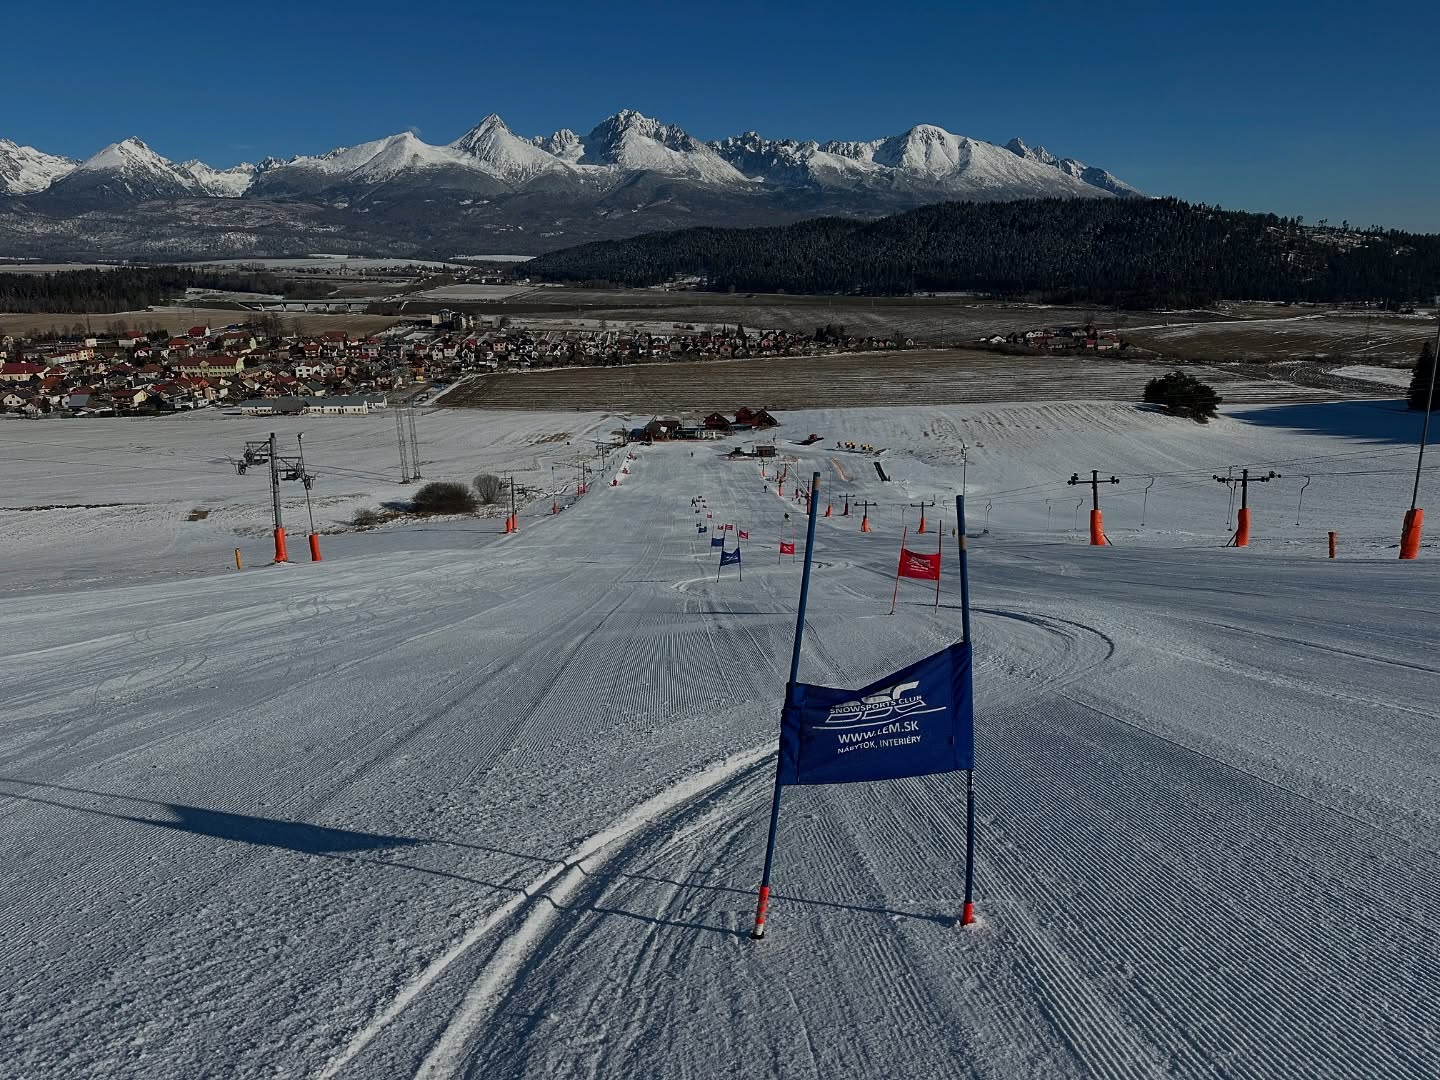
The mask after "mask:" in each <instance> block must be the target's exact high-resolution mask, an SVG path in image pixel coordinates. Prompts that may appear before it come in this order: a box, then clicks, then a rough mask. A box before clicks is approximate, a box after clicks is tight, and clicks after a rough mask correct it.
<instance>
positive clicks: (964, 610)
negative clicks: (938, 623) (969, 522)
mask: <svg viewBox="0 0 1440 1080" xmlns="http://www.w3.org/2000/svg"><path fill="white" fill-rule="evenodd" d="M955 516H956V517H957V518H959V520H960V626H961V628H962V629H961V632H962V633H963V634H964V635H965V644H967V645H970V646H971V649H972V652H971V663H972V664H973V663H974V652H973V649H974V646H973V644H972V643H971V641H970V544H969V538H968V537H967V536H966V535H965V493H964V492H963V491H962V492H961V493H960V494H959V495H957V496H955ZM974 921H975V770H974V769H966V770H965V906H964V907H963V908H962V909H961V914H960V925H961V926H969V925H970V924H971V923H973V922H974Z"/></svg>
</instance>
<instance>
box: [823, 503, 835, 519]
mask: <svg viewBox="0 0 1440 1080" xmlns="http://www.w3.org/2000/svg"><path fill="white" fill-rule="evenodd" d="M833 509H834V508H833V507H832V506H831V505H830V504H829V503H826V504H825V516H826V517H829V516H830V513H831V511H832V510H833Z"/></svg>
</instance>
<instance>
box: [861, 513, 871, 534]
mask: <svg viewBox="0 0 1440 1080" xmlns="http://www.w3.org/2000/svg"><path fill="white" fill-rule="evenodd" d="M860 531H861V532H869V531H870V515H869V514H862V515H860Z"/></svg>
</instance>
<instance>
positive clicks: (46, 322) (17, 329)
mask: <svg viewBox="0 0 1440 1080" xmlns="http://www.w3.org/2000/svg"><path fill="white" fill-rule="evenodd" d="M260 314H263V313H257V312H253V311H236V310H233V309H229V308H203V307H201V308H189V307H185V308H178V307H176V308H164V309H161V310H156V311H107V312H103V313H96V314H92V315H77V314H74V313H70V314H55V315H41V314H24V313H22V314H0V335H4V334H31V333H61V334H63V333H66V332H68V331H69V330H70V329H71V328H72V327H75V326H77V325H78V326H85V325H86V323H87V322H88V323H89V325H90V327H91V328H92V329H93V330H94V331H95V332H96V333H102V332H103V331H104V330H105V328H106V327H107V326H110V325H111V324H113V323H120V322H123V323H124V324H125V325H126V326H128V327H130V328H131V329H135V330H145V329H148V328H150V327H152V326H158V327H162V328H163V329H165V330H168V331H169V332H171V333H176V334H178V333H181V332H183V331H185V330H188V329H189V328H190V327H192V326H197V325H201V324H204V325H206V326H229V325H230V324H231V323H243V322H246V321H251V320H254V319H255V318H257V317H258V316H259V315H260ZM277 314H278V315H279V316H280V322H281V325H282V326H284V327H285V328H286V329H287V331H289V330H290V328H291V327H293V328H294V332H296V333H300V334H318V333H321V332H323V331H325V330H345V331H348V332H351V333H356V334H371V333H374V332H376V331H378V330H384V329H385V328H386V327H387V326H390V325H392V324H394V323H397V322H399V321H400V319H399V318H398V317H395V316H391V315H352V314H334V315H322V314H315V313H311V312H293V313H292V312H277Z"/></svg>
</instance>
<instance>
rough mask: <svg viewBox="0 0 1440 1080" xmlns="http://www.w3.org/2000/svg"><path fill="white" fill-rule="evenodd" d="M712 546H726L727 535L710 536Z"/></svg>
mask: <svg viewBox="0 0 1440 1080" xmlns="http://www.w3.org/2000/svg"><path fill="white" fill-rule="evenodd" d="M710 546H711V547H718V548H723V547H724V546H725V537H723V536H712V537H711V538H710Z"/></svg>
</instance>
